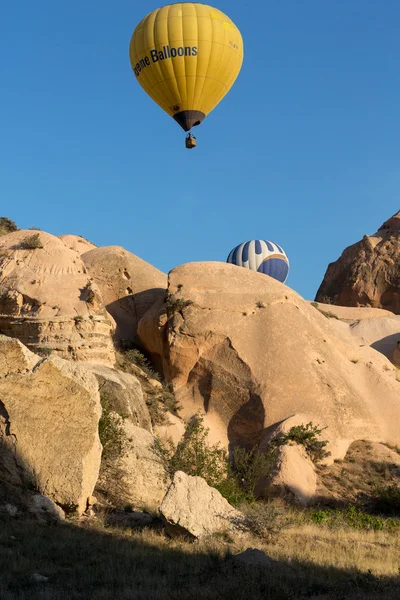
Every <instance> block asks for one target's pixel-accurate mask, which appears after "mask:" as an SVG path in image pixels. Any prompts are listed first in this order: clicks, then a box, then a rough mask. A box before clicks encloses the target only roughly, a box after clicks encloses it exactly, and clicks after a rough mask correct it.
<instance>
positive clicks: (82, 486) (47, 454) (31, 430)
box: [0, 336, 101, 513]
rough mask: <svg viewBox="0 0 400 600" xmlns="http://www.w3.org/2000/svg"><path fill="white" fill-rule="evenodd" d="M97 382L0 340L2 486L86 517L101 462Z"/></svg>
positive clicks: (79, 371) (81, 370)
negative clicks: (29, 491)
mask: <svg viewBox="0 0 400 600" xmlns="http://www.w3.org/2000/svg"><path fill="white" fill-rule="evenodd" d="M100 414H101V408H100V397H99V391H98V385H97V381H96V379H95V377H94V375H92V374H91V373H89V372H88V371H86V370H85V369H84V368H83V367H82V366H80V365H77V364H75V363H72V362H67V361H65V360H63V359H60V358H56V357H54V358H53V357H51V358H49V359H40V357H38V356H37V355H35V354H33V353H31V352H29V350H27V349H26V348H24V347H23V345H22V344H21V343H20V342H19V341H17V340H10V339H9V338H6V337H5V336H1V338H0V444H1V452H0V478H1V479H2V480H5V481H8V482H9V483H10V484H12V485H17V486H18V485H22V486H34V488H35V489H37V490H38V491H39V492H40V493H41V494H45V495H46V496H48V497H49V498H51V499H52V500H53V501H54V502H56V503H57V504H58V505H60V506H61V507H62V508H64V510H67V511H71V510H75V509H76V510H77V511H78V512H80V513H81V512H83V511H84V510H85V509H86V503H87V499H88V497H89V496H91V494H92V493H93V489H94V486H95V484H96V481H97V478H98V475H99V468H100V458H101V444H100V440H99V435H98V423H99V419H100Z"/></svg>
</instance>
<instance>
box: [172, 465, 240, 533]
mask: <svg viewBox="0 0 400 600" xmlns="http://www.w3.org/2000/svg"><path fill="white" fill-rule="evenodd" d="M160 514H161V516H162V518H163V520H164V522H165V524H166V526H167V530H168V531H169V532H170V533H172V534H184V535H189V536H190V537H193V538H200V537H203V536H205V535H210V534H213V533H216V532H218V531H224V530H229V529H230V530H235V531H237V532H239V531H240V529H241V528H242V527H243V523H244V521H245V519H244V516H243V514H242V513H241V512H239V511H238V510H236V509H235V508H233V507H232V506H231V505H230V504H229V503H228V501H227V500H225V498H223V497H222V496H221V494H220V493H219V492H218V490H216V489H214V488H212V487H210V486H209V485H208V484H207V482H206V481H205V480H204V479H203V478H202V477H192V476H190V475H186V473H183V472H182V471H177V472H176V473H175V475H174V479H173V481H172V483H171V485H170V487H169V488H168V491H167V493H166V495H165V498H164V499H163V501H162V504H161V506H160Z"/></svg>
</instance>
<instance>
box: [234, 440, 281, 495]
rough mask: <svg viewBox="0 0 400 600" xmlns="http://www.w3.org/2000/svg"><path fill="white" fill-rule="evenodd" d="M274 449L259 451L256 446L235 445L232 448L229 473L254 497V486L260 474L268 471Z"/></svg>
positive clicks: (273, 455) (273, 456) (272, 461)
mask: <svg viewBox="0 0 400 600" xmlns="http://www.w3.org/2000/svg"><path fill="white" fill-rule="evenodd" d="M275 455H276V451H275V449H274V448H271V449H270V450H269V452H267V453H264V452H259V451H258V448H253V449H252V450H246V449H245V448H241V447H239V446H237V447H236V448H234V449H233V452H232V459H231V462H230V467H229V475H230V476H231V477H234V478H235V479H236V480H237V481H238V482H239V484H240V486H241V488H242V489H243V490H244V491H245V492H246V494H247V495H248V496H249V497H250V498H252V499H254V488H255V485H256V483H257V480H258V479H259V478H260V477H261V476H262V475H267V474H269V473H270V471H271V469H272V466H273V464H274V460H275Z"/></svg>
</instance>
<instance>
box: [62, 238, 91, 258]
mask: <svg viewBox="0 0 400 600" xmlns="http://www.w3.org/2000/svg"><path fill="white" fill-rule="evenodd" d="M59 237H60V240H62V241H63V242H64V244H65V245H66V246H67V248H69V249H70V250H74V251H75V252H77V253H78V254H79V256H81V255H82V254H85V252H89V251H90V250H94V249H95V248H97V246H95V244H92V242H89V240H86V239H85V238H83V237H81V236H80V235H69V234H68V235H60V236H59Z"/></svg>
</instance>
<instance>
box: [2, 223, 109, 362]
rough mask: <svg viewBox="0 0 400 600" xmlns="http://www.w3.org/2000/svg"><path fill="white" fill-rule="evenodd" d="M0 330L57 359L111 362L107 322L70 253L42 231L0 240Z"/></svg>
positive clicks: (93, 286)
mask: <svg viewBox="0 0 400 600" xmlns="http://www.w3.org/2000/svg"><path fill="white" fill-rule="evenodd" d="M0 331H1V333H4V334H6V335H8V336H10V337H15V338H18V339H19V340H21V341H22V342H23V343H24V344H25V345H26V346H28V347H29V348H31V349H33V350H35V351H38V350H45V351H46V352H50V351H53V352H54V353H56V354H58V355H59V356H61V357H63V358H75V359H78V360H83V361H85V360H95V361H97V362H109V363H113V362H114V360H115V354H114V348H113V344H112V337H111V322H110V320H109V318H108V316H107V313H106V310H105V307H104V305H103V302H102V299H101V296H100V292H99V290H98V288H97V286H96V284H95V283H94V282H93V281H91V279H90V277H89V276H88V275H87V272H86V268H85V266H84V264H83V263H82V261H81V259H80V257H79V256H78V254H77V253H76V252H75V251H74V250H70V249H68V248H67V247H66V246H65V244H64V243H63V242H62V240H60V239H58V238H57V237H55V236H53V235H50V234H48V233H45V232H42V231H40V232H32V231H16V232H14V233H9V234H7V235H5V236H2V237H1V238H0Z"/></svg>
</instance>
